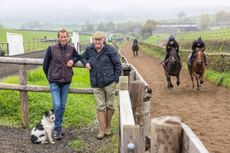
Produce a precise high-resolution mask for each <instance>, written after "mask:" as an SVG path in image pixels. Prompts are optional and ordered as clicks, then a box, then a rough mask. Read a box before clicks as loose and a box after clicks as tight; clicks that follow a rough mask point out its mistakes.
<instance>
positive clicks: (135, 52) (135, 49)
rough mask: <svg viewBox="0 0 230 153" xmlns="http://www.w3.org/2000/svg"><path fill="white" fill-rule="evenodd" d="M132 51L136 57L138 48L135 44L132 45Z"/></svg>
mask: <svg viewBox="0 0 230 153" xmlns="http://www.w3.org/2000/svg"><path fill="white" fill-rule="evenodd" d="M132 50H133V56H138V51H139V46H138V44H137V43H135V42H134V43H133V46H132Z"/></svg>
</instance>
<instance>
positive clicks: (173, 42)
mask: <svg viewBox="0 0 230 153" xmlns="http://www.w3.org/2000/svg"><path fill="white" fill-rule="evenodd" d="M172 48H174V49H176V51H177V56H178V59H179V61H180V56H179V54H178V53H179V44H178V42H177V41H176V40H175V37H174V36H172V35H170V37H169V39H168V42H167V44H166V52H167V54H166V56H165V59H164V64H167V61H168V58H169V55H170V51H171V50H172Z"/></svg>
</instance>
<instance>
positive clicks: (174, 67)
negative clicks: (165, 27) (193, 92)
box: [163, 48, 182, 89]
mask: <svg viewBox="0 0 230 153" xmlns="http://www.w3.org/2000/svg"><path fill="white" fill-rule="evenodd" d="M181 65H182V64H181V61H180V60H179V58H178V55H177V51H176V49H175V48H172V49H171V51H170V54H169V58H168V60H167V61H166V64H163V67H164V71H165V76H166V79H167V82H168V88H169V89H170V88H173V85H172V82H171V77H170V76H176V78H177V82H176V83H177V86H179V85H180V71H181Z"/></svg>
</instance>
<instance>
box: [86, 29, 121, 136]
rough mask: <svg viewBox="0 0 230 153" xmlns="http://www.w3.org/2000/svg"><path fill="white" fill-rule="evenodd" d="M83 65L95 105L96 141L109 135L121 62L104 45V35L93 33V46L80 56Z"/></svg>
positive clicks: (110, 47)
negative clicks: (88, 72)
mask: <svg viewBox="0 0 230 153" xmlns="http://www.w3.org/2000/svg"><path fill="white" fill-rule="evenodd" d="M82 56H83V57H84V58H85V59H84V60H83V63H84V64H85V65H86V67H87V68H88V69H89V70H90V82H91V86H92V87H93V88H94V96H95V99H96V103H97V118H98V122H99V127H100V131H99V134H98V135H97V139H99V140H100V139H103V138H104V137H105V136H106V135H111V134H112V132H111V120H112V116H113V113H114V95H115V87H116V83H118V82H119V76H120V73H121V62H120V60H119V57H118V53H117V52H116V50H115V49H114V48H113V47H112V46H110V45H108V44H106V43H105V34H104V33H103V32H99V31H97V32H95V33H94V34H93V44H92V45H90V46H88V47H87V48H86V49H85V52H84V53H83V54H82Z"/></svg>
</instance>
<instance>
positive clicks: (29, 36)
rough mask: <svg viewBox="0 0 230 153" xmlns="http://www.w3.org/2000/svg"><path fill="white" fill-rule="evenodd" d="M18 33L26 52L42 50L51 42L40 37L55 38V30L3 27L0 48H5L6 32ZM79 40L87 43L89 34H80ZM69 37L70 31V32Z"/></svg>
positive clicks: (0, 35)
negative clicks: (20, 35) (27, 29)
mask: <svg viewBox="0 0 230 153" xmlns="http://www.w3.org/2000/svg"><path fill="white" fill-rule="evenodd" d="M7 32H11V33H18V34H22V35H23V41H24V42H25V43H24V49H25V51H26V52H30V51H37V50H44V49H46V48H47V47H48V46H49V45H51V44H52V43H50V42H41V41H40V39H44V37H46V38H47V39H56V38H57V32H47V31H25V30H24V31H23V30H15V29H3V28H0V48H2V49H3V50H4V51H5V52H6V50H7V45H6V44H1V43H5V42H6V41H7V40H6V33H7ZM79 37H80V42H81V43H83V44H84V43H88V42H89V38H90V35H80V36H79ZM70 38H71V33H70Z"/></svg>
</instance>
